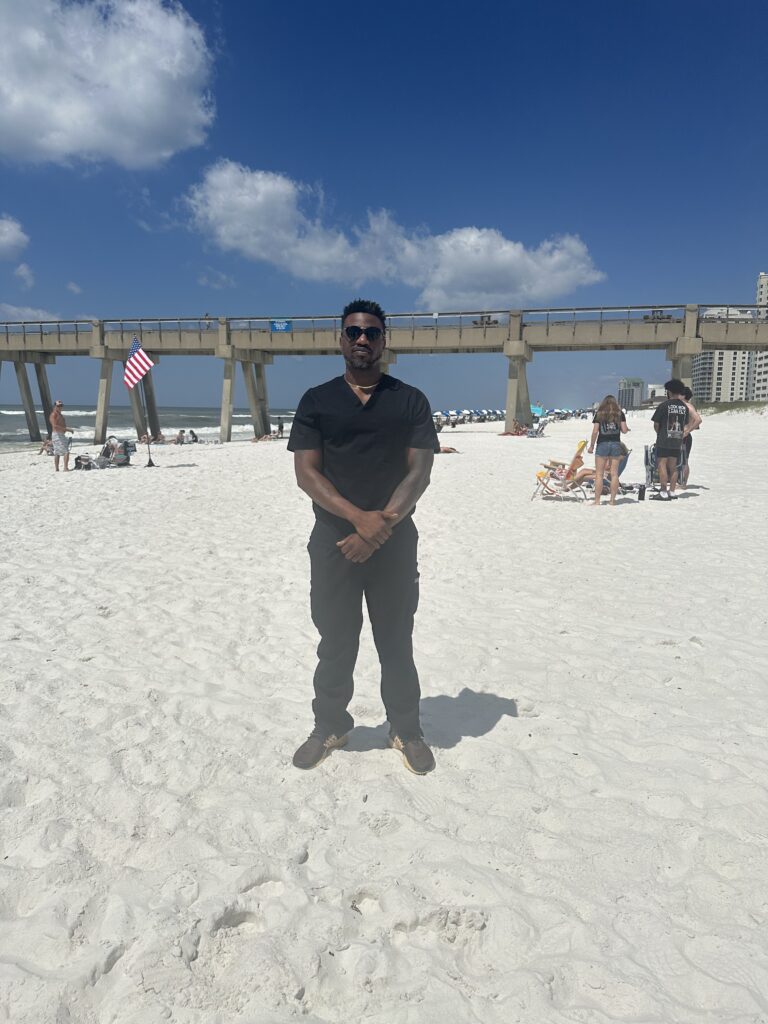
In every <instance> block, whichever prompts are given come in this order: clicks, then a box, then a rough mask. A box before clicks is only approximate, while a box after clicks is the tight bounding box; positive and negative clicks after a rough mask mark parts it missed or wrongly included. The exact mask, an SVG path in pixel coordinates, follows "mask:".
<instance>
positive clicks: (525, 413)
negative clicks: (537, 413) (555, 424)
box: [504, 356, 533, 430]
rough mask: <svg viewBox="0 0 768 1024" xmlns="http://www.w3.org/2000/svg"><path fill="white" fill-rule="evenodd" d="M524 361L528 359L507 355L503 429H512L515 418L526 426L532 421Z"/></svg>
mask: <svg viewBox="0 0 768 1024" xmlns="http://www.w3.org/2000/svg"><path fill="white" fill-rule="evenodd" d="M526 362H528V360H527V359H524V358H523V357H522V356H510V357H509V371H508V376H507V413H506V420H505V424H504V429H505V430H512V427H513V424H514V421H515V420H517V422H518V423H523V424H524V425H525V426H527V427H530V426H531V424H532V423H533V413H532V412H531V399H530V396H529V394H528V375H527V373H526V369H525V364H526Z"/></svg>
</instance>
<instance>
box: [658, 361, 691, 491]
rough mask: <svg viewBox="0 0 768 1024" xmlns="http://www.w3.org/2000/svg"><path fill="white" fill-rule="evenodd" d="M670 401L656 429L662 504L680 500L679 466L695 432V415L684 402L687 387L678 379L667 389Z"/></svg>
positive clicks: (660, 413)
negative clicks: (691, 433)
mask: <svg viewBox="0 0 768 1024" xmlns="http://www.w3.org/2000/svg"><path fill="white" fill-rule="evenodd" d="M664 390H665V391H666V393H667V400H666V401H665V402H662V403H661V404H660V405H658V406H657V407H656V411H655V412H654V414H653V429H654V430H655V431H656V465H657V467H658V470H659V482H660V484H661V490H660V491H659V493H658V494H657V495H654V497H656V498H657V499H659V500H661V501H669V500H670V499H671V498H676V497H677V495H676V494H675V488H676V487H677V464H678V461H679V459H680V450H681V449H682V447H683V445H684V443H685V439H686V437H687V436H688V435H689V434H690V432H691V414H690V412H689V411H688V406H687V405H686V404H685V401H684V400H683V396H684V395H685V384H683V382H682V381H681V380H677V378H673V379H672V380H668V381H667V383H666V384H665V385H664Z"/></svg>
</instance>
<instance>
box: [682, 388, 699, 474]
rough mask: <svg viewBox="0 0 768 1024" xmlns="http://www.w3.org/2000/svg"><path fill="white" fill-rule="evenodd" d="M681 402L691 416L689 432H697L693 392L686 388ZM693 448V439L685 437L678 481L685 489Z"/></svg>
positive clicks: (689, 436)
mask: <svg viewBox="0 0 768 1024" xmlns="http://www.w3.org/2000/svg"><path fill="white" fill-rule="evenodd" d="M683 401H684V402H685V404H686V405H687V407H688V412H689V413H690V414H691V421H690V425H691V431H694V430H698V429H699V427H700V426H701V416H700V415H699V413H698V411H697V409H696V406H695V405H694V404H693V392H692V391H691V389H690V388H686V389H685V391H684V392H683ZM692 447H693V438H692V437H691V434H690V433H688V434H686V435H685V440H684V441H683V452H684V462H683V479H682V480H681V481H680V486H681V487H682V488H683V489H685V488H686V487H687V486H688V477H689V476H690V475H691V448H692Z"/></svg>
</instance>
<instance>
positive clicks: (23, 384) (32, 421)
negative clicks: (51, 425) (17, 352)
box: [13, 359, 41, 441]
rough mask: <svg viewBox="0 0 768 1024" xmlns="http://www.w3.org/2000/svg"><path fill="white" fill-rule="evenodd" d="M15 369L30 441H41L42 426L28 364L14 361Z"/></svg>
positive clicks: (18, 360)
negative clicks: (39, 420)
mask: <svg viewBox="0 0 768 1024" xmlns="http://www.w3.org/2000/svg"><path fill="white" fill-rule="evenodd" d="M13 368H14V369H15V371H16V380H17V381H18V384H19V394H20V395H21V404H22V405H23V406H24V415H25V417H26V420H27V430H28V431H29V439H30V441H40V440H41V437H40V424H39V423H38V422H37V413H36V412H35V403H34V400H33V398H32V388H31V387H30V386H29V377H28V376H27V366H26V363H23V362H22V361H21V360H20V359H14V361H13Z"/></svg>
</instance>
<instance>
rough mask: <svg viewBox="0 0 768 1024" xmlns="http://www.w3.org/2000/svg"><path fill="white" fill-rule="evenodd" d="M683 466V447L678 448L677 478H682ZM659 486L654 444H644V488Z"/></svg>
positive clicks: (651, 488) (649, 488)
mask: <svg viewBox="0 0 768 1024" xmlns="http://www.w3.org/2000/svg"><path fill="white" fill-rule="evenodd" d="M684 466H685V449H684V448H681V449H680V454H679V455H678V457H677V479H678V480H682V478H683V467H684ZM660 488H661V481H660V480H659V467H658V464H657V460H656V445H655V444H651V445H648V444H647V445H646V446H645V489H646V491H650V490H659V489H660Z"/></svg>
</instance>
